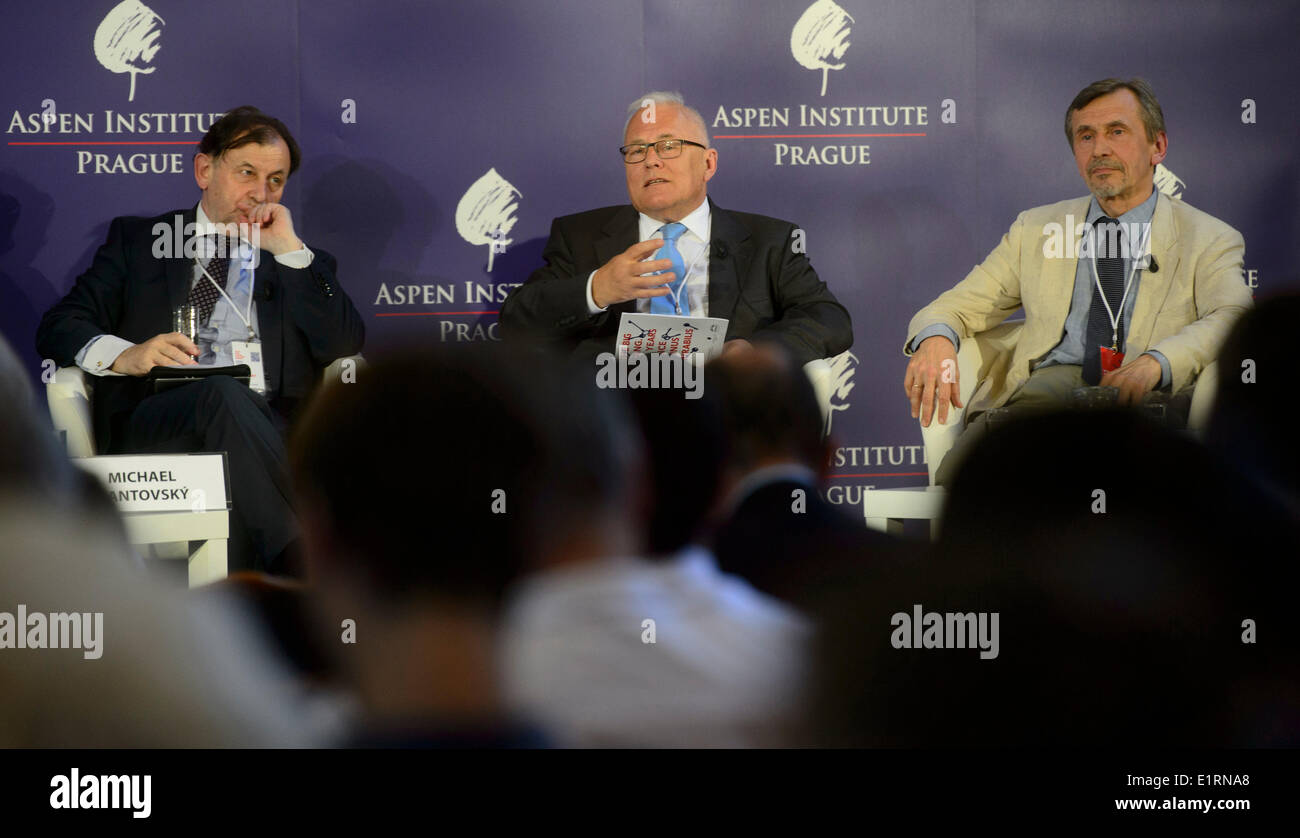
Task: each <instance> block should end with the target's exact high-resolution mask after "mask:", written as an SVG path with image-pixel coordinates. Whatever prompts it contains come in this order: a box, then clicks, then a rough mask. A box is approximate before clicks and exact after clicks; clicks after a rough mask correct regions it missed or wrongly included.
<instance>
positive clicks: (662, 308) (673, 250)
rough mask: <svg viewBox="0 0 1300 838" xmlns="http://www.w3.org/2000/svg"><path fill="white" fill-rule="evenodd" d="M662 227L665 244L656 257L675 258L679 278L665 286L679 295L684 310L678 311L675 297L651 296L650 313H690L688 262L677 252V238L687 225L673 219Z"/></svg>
mask: <svg viewBox="0 0 1300 838" xmlns="http://www.w3.org/2000/svg"><path fill="white" fill-rule="evenodd" d="M660 229H661V230H662V231H663V234H664V244H663V247H661V248H659V249H658V250H656V251H655V255H654V258H655V259H671V260H673V273H674V274H676V275H677V278H676V279H674V280H673V281H672V282H671V283H666V284H665V287H668V288H671V289H672V291H673V294H676V295H677V300H678V302H680V303H681V307H682V310H681V312H678V311H677V309H676V307H674V305H673V297H672V296H671V295H667V296H663V297H651V298H650V313H651V314H678V313H680V314H682V315H688V314H690V313H691V303H690V300H688V299H687V294H686V264H685V263H684V262H683V261H682V254H680V253H678V252H677V240H678V239H679V238H681V237H682V233H685V232H686V225H685V224H682V223H681V222H680V221H673V222H671V223H668V224H665V225H664V226H663V227H661V228H660ZM661 273H662V272H661Z"/></svg>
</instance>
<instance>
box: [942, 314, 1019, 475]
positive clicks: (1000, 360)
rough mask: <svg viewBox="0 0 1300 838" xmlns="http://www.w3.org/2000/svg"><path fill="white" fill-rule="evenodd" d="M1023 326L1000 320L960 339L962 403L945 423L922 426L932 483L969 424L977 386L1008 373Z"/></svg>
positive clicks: (958, 355)
mask: <svg viewBox="0 0 1300 838" xmlns="http://www.w3.org/2000/svg"><path fill="white" fill-rule="evenodd" d="M1023 326H1024V321H1023V320H1016V321H1014V322H1011V323H1000V324H998V325H997V326H994V327H993V328H992V329H989V330H988V331H984V332H980V333H979V334H978V335H973V336H972V337H969V338H967V339H966V340H963V341H962V342H961V348H960V349H958V350H957V380H958V381H959V382H960V384H961V403H962V405H963V406H962V407H953V406H949V408H948V421H947V422H946V423H944V424H942V425H941V424H939V420H938V419H937V418H935V419H931V420H930V427H928V428H926V427H924V426H922V428H921V439H922V441H923V442H924V444H925V460H926V464H927V466H928V468H929V471H930V485H931V486H933V485H934V475H935V472H937V471H938V470H939V464H940V463H942V462H943V458H944V457H946V456H947V455H948V452H949V451H950V450H951V449H952V446H953V443H955V442H956V440H957V437H958V436H960V435H961V432H962V430H963V429H964V428H965V427H966V423H965V417H966V406H968V405H969V404H970V401H971V398H972V397H973V396H974V395H975V388H976V386H977V385H978V384H979V383H980V382H981V381H983V380H984V379H985V378H988V377H989V376H991V375H995V374H998V375H1001V374H1005V367H1006V365H1007V364H1008V363H1009V362H1010V360H1011V354H1012V353H1013V352H1014V351H1015V348H1016V341H1018V340H1019V339H1020V331H1021V329H1022V328H1023ZM917 421H918V422H919V421H920V417H917Z"/></svg>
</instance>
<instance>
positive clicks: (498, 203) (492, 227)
mask: <svg viewBox="0 0 1300 838" xmlns="http://www.w3.org/2000/svg"><path fill="white" fill-rule="evenodd" d="M522 197H524V196H523V194H522V193H520V191H519V190H518V189H515V188H514V186H512V185H511V184H510V181H508V180H506V179H505V178H503V177H501V175H499V174H497V170H496V169H488V170H487V174H485V175H483V177H481V178H479V179H478V180H476V181H474V183H473V185H471V186H470V188H469V189H466V190H465V194H464V195H462V196H461V199H460V203H459V204H457V205H456V232H457V233H460V237H461V238H462V239H464V240H465V241H467V242H469V243H470V244H485V245H487V246H488V264H487V269H488V270H489V271H491V270H492V259H493V257H495V256H496V254H497V253H504V252H505V250H506V245H508V244H510V242H511V239H508V238H506V235H507V234H508V233H509V232H510V230H511V228H512V227H514V226H515V221H517V220H518V219H516V218H515V210H517V209H519V201H518V200H516V199H518V198H522Z"/></svg>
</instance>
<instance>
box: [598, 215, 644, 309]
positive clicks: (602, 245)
mask: <svg viewBox="0 0 1300 838" xmlns="http://www.w3.org/2000/svg"><path fill="white" fill-rule="evenodd" d="M639 217H640V216H639V215H638V214H637V211H636V209H634V208H633V207H632V205H631V204H628V205H626V206H623V207H620V208H619V209H618V211H617V212H615V213H614V214H613V216H611V217H610V219H609V221H608V222H606V223H605V226H604V227H602V228H601V229H600V232H601V237H600V238H598V239H596V241H595V249H596V267H598V268H599V267H600V266H601V265H603V264H605V263H606V262H608V261H609V260H610V259H613V258H614V257H615V256H617V255H618V254H620V253H622V252H623V251H624V250H627V249H628V248H629V247H631V246H632V245H634V244H636V243H637V242H638V241H640V240H641V231H640V229H639V227H638V224H637V220H638V218H639ZM635 310H636V300H628V301H626V302H622V303H618V304H617V305H612V306H610V307H609V313H616V312H617V313H622V312H625V311H635ZM607 316H608V315H607Z"/></svg>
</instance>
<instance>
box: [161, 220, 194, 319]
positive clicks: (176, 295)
mask: <svg viewBox="0 0 1300 838" xmlns="http://www.w3.org/2000/svg"><path fill="white" fill-rule="evenodd" d="M177 216H180V219H181V233H182V234H184V233H185V230H186V228H189V229H190V230H191V231H192V230H193V229H194V228H193V227H191V226H190V225H192V224H194V218H195V215H194V207H190V208H189V209H187V210H182V211H181V212H173V213H168V220H169V221H172V222H174V220H175V218H176V217H177ZM184 246H185V240H184V238H182V241H181V252H180V253H175V254H173V255H172V258H170V259H164V260H163V273H164V275H165V276H166V277H167V300H168V302H169V303H170V304H171V309H172V310H175V309H176V308H179V307H180V306H183V305H185V303H186V302H187V301H188V300H189V298H190V286H191V285H193V284H194V260H192V259H187V258H186V257H185V250H184ZM171 325H172V312H171V311H168V312H167V327H168V329H169V330H170V329H171Z"/></svg>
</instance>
